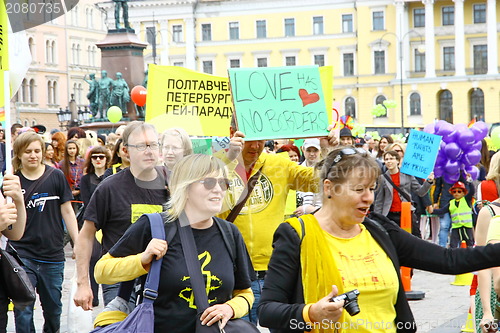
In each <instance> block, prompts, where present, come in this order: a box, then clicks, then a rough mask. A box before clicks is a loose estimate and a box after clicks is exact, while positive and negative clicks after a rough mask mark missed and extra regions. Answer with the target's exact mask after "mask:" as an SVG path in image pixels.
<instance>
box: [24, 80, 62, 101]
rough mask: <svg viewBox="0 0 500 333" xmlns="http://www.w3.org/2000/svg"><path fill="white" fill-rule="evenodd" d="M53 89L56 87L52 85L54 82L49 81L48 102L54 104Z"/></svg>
mask: <svg viewBox="0 0 500 333" xmlns="http://www.w3.org/2000/svg"><path fill="white" fill-rule="evenodd" d="M23 83H24V82H23ZM53 90H54V87H53V86H52V82H51V81H49V82H47V104H54V101H53V100H52V96H53Z"/></svg>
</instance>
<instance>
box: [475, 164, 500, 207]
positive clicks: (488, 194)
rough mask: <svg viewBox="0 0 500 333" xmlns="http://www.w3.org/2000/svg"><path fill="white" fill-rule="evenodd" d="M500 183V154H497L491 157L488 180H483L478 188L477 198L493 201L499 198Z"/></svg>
mask: <svg viewBox="0 0 500 333" xmlns="http://www.w3.org/2000/svg"><path fill="white" fill-rule="evenodd" d="M498 185H500V154H495V155H493V157H492V158H491V161H490V168H489V170H488V174H487V175H486V180H483V181H482V182H481V183H480V184H479V186H478V188H477V200H478V201H481V200H488V201H489V202H492V201H495V200H496V199H498V192H499V189H500V188H499V186H498Z"/></svg>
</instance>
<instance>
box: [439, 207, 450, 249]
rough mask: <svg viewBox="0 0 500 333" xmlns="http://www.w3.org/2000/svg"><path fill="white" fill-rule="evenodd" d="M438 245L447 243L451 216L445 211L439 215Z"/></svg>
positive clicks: (443, 245) (444, 245)
mask: <svg viewBox="0 0 500 333" xmlns="http://www.w3.org/2000/svg"><path fill="white" fill-rule="evenodd" d="M439 225H440V227H439V240H438V241H439V245H440V246H442V247H446V244H447V243H448V235H449V234H450V228H451V216H450V214H448V213H446V214H444V215H442V216H439Z"/></svg>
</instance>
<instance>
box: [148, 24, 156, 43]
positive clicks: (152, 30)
mask: <svg viewBox="0 0 500 333" xmlns="http://www.w3.org/2000/svg"><path fill="white" fill-rule="evenodd" d="M155 39H156V27H146V40H147V41H148V44H149V45H153V44H154V43H155Z"/></svg>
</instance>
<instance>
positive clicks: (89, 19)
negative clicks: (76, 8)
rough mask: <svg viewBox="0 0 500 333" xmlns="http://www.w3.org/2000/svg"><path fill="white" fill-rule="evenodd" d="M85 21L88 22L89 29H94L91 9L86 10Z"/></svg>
mask: <svg viewBox="0 0 500 333" xmlns="http://www.w3.org/2000/svg"><path fill="white" fill-rule="evenodd" d="M85 19H86V22H87V28H92V27H93V26H92V9H91V8H86V9H85Z"/></svg>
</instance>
